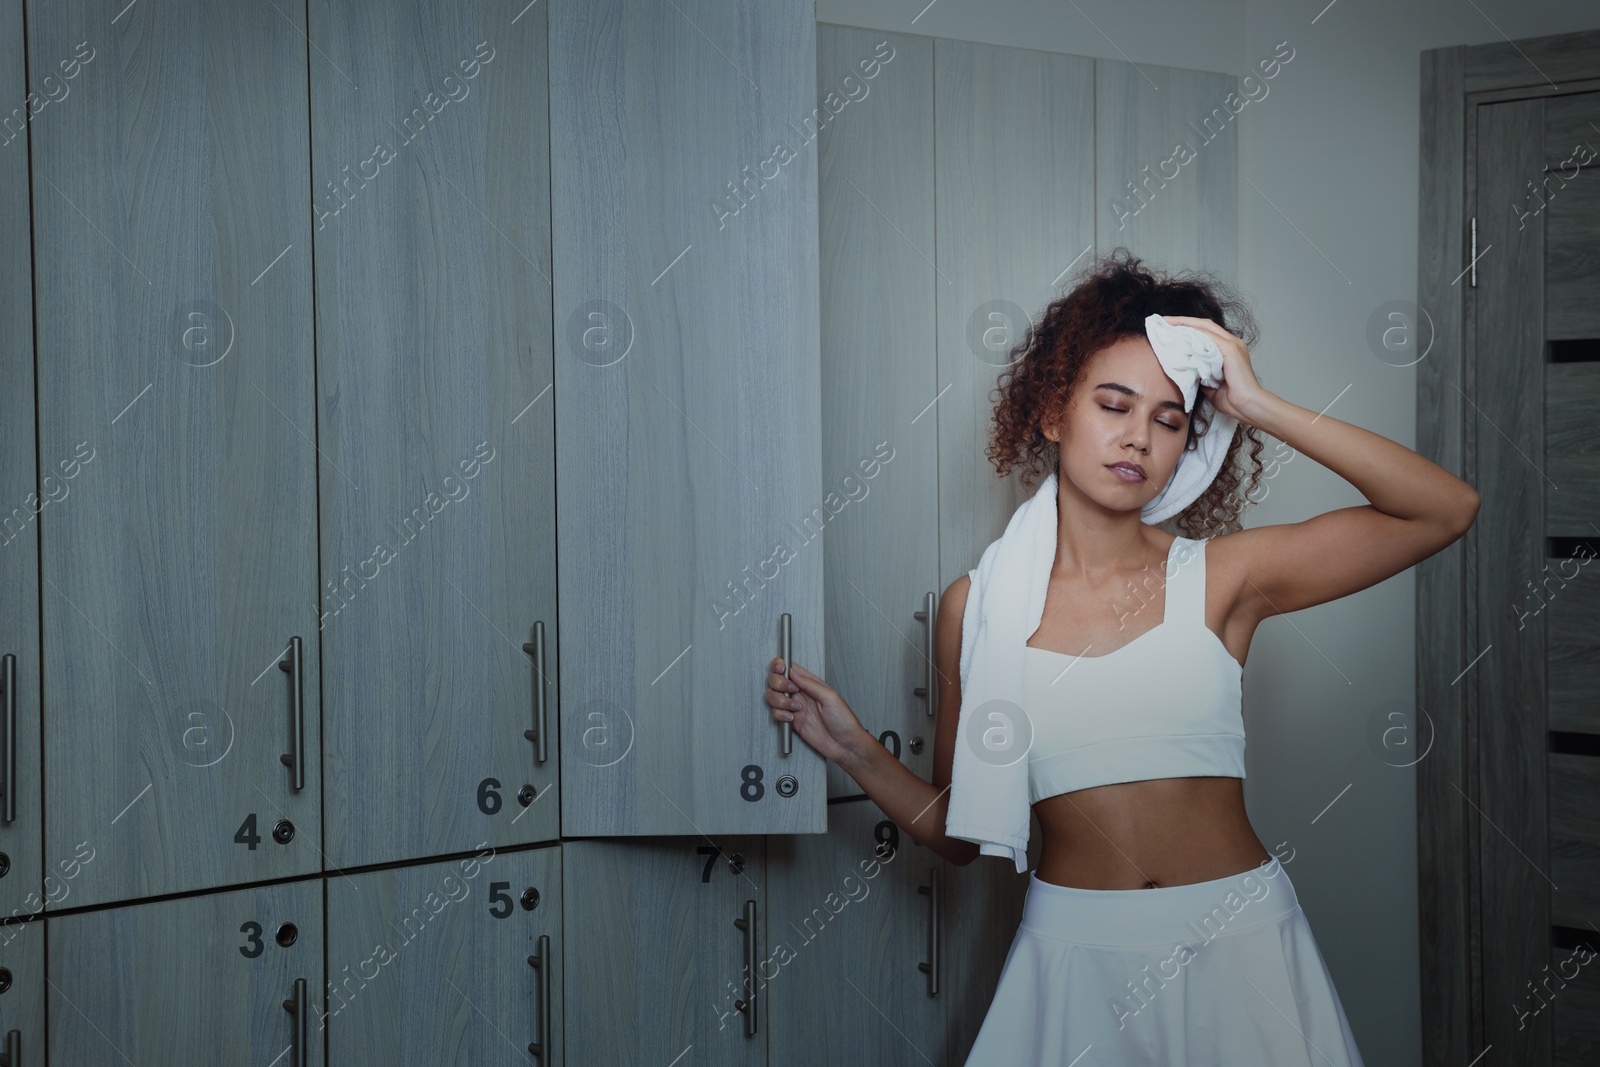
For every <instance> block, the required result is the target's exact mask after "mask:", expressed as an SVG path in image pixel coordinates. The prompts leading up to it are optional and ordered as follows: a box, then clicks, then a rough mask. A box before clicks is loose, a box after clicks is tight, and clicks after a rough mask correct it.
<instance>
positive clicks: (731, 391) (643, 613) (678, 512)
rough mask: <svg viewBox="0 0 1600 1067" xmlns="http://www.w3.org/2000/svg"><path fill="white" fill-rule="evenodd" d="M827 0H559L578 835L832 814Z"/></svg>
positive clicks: (554, 23)
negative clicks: (821, 51) (804, 712)
mask: <svg viewBox="0 0 1600 1067" xmlns="http://www.w3.org/2000/svg"><path fill="white" fill-rule="evenodd" d="M815 17H816V16H815V13H814V11H813V10H812V5H811V3H810V2H809V0H782V2H777V0H774V2H770V3H762V4H758V5H750V4H743V3H736V2H734V0H715V2H709V0H708V2H703V3H696V4H691V5H690V6H689V7H688V8H684V7H682V6H681V5H674V4H654V3H650V4H645V3H632V2H625V0H598V2H597V0H557V2H556V3H554V4H552V5H551V6H550V58H551V65H550V85H551V97H550V141H551V144H550V160H551V189H550V192H551V202H552V204H553V205H554V213H553V216H552V221H553V246H552V247H553V261H554V268H555V270H554V281H555V303H554V321H555V335H556V353H555V392H556V397H557V403H558V405H559V408H560V414H559V418H558V420H557V423H556V465H557V477H556V483H557V500H558V506H557V510H556V522H557V539H558V542H559V544H560V546H561V568H560V601H561V620H560V626H561V642H560V644H561V650H562V651H561V656H562V659H561V665H562V672H561V674H562V678H563V680H564V684H563V691H562V700H561V714H562V721H563V723H564V729H563V731H562V738H563V742H564V744H563V750H562V833H563V834H564V835H566V836H587V835H606V834H627V835H633V834H719V833H815V832H819V831H821V830H823V829H824V828H825V827H826V816H825V811H824V809H825V807H826V799H827V797H826V792H827V779H826V776H825V774H824V769H823V763H822V759H821V757H820V756H818V755H817V754H816V753H815V752H812V751H811V750H810V749H809V748H808V747H807V746H806V745H805V744H804V743H803V742H799V741H796V742H795V743H794V744H793V746H792V750H791V752H790V753H789V754H788V755H784V754H783V753H782V750H781V746H780V737H781V731H780V729H779V727H778V725H777V724H776V723H774V722H773V721H772V720H771V718H770V716H769V714H768V709H767V706H766V704H765V702H764V700H763V696H762V694H763V692H764V689H765V686H766V670H767V663H768V662H769V661H770V660H771V658H772V657H774V656H776V655H777V654H778V652H779V633H780V626H781V621H782V617H783V616H784V615H786V614H787V615H788V616H789V617H790V619H791V622H792V627H793V655H794V658H795V659H796V660H798V661H799V662H801V663H804V664H806V665H807V666H808V667H810V668H811V669H812V670H815V671H817V672H818V673H823V674H825V670H826V664H825V663H824V660H823V638H822V633H823V611H822V608H823V599H822V573H823V572H822V565H823V544H824V540H825V538H826V536H827V533H826V531H827V529H828V526H829V524H830V520H831V518H832V512H833V511H834V510H836V505H837V493H835V492H834V491H833V489H832V487H831V486H826V485H824V483H823V479H822V473H821V470H820V465H821V464H820V455H821V451H820V444H819V442H818V439H817V438H818V435H817V427H818V426H819V425H820V424H821V414H820V410H819V409H820V399H819V384H818V373H819V355H818V335H817V321H818V296H817V291H818V290H817V286H818V278H817V273H818V272H817V156H816V152H817V148H816V144H815V130H816V124H817V122H818V121H819V118H820V117H819V116H817V115H814V111H815V109H817V108H818V106H819V102H818V99H817V93H816V76H817V67H816V63H817V57H816V43H815V42H816V23H815ZM822 114H824V115H825V114H827V112H826V110H824V111H823V113H822Z"/></svg>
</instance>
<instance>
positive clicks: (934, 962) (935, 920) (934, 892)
mask: <svg viewBox="0 0 1600 1067" xmlns="http://www.w3.org/2000/svg"><path fill="white" fill-rule="evenodd" d="M942 888H943V883H942V882H941V881H940V871H939V868H937V867H931V868H929V869H928V884H927V885H919V886H917V892H919V893H926V894H927V896H928V958H927V960H926V961H925V962H923V963H919V964H917V970H919V971H921V972H922V973H923V974H925V975H927V976H928V996H930V997H936V996H938V995H939V949H940V945H939V912H940V911H941V910H942V909H941V907H940V903H941V900H940V898H941V897H942V896H943V894H942V893H941V892H940V890H941V889H942Z"/></svg>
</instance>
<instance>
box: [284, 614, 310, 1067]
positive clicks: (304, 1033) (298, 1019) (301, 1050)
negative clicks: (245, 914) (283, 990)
mask: <svg viewBox="0 0 1600 1067" xmlns="http://www.w3.org/2000/svg"><path fill="white" fill-rule="evenodd" d="M295 640H297V641H298V640H299V638H295ZM283 1010H284V1011H286V1012H288V1013H289V1014H290V1015H293V1016H294V1030H293V1031H292V1032H291V1037H290V1039H289V1051H290V1053H291V1055H290V1058H289V1067H308V1065H309V1063H310V1048H311V1046H310V1044H309V1043H308V1041H307V1038H308V1036H309V1034H310V1026H309V1022H310V1014H311V1013H310V1012H308V1011H307V1010H306V980H305V979H304V978H296V979H295V980H294V993H293V994H291V995H290V997H289V999H288V1000H286V1001H284V1002H283Z"/></svg>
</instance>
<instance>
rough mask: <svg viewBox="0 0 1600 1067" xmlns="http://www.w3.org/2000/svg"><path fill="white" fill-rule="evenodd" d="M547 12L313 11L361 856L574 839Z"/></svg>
mask: <svg viewBox="0 0 1600 1067" xmlns="http://www.w3.org/2000/svg"><path fill="white" fill-rule="evenodd" d="M545 10H546V9H545V6H544V5H538V6H535V7H532V8H529V9H526V10H523V11H521V13H520V14H519V13H518V11H516V10H510V11H508V10H506V9H502V8H499V7H495V8H488V7H480V6H477V5H456V4H447V5H440V4H431V3H425V2H420V0H419V2H414V3H402V4H349V3H329V2H326V0H319V2H317V3H313V4H312V5H311V40H312V41H313V42H314V45H315V52H314V53H313V54H314V55H317V56H318V60H317V62H316V63H314V64H313V66H312V71H311V79H312V83H311V84H312V91H311V99H312V109H311V142H312V159H313V168H312V169H313V182H312V214H313V218H314V222H313V237H314V240H315V245H316V260H317V298H318V299H317V316H318V330H317V382H318V388H319V390H320V393H321V405H320V409H319V412H320V419H321V434H320V444H321V456H322V462H321V474H320V479H319V484H320V486H321V493H322V580H323V595H322V598H321V604H320V609H319V610H320V612H321V613H322V614H321V618H322V641H323V650H324V663H325V667H324V670H325V671H326V678H327V712H326V715H325V727H324V729H325V730H326V743H327V770H328V788H329V793H328V802H327V805H326V808H325V816H326V819H327V844H326V848H327V853H328V861H329V863H330V865H333V866H337V867H346V866H350V865H353V864H365V863H376V862H388V861H393V860H400V859H411V858H415V857H421V856H435V855H442V854H445V853H449V852H459V851H463V850H467V849H471V848H473V847H474V846H475V845H476V843H477V842H478V841H481V840H484V839H487V840H489V841H490V842H491V843H493V844H496V845H505V844H514V843H519V842H532V841H548V840H553V839H555V838H556V837H558V836H559V833H560V823H559V812H558V807H557V804H558V789H557V777H558V776H557V773H556V762H557V760H556V757H557V753H558V751H559V747H558V741H557V722H556V720H557V714H556V670H555V665H556V662H557V651H558V649H557V642H556V606H555V594H556V581H555V540H554V532H555V522H554V505H555V486H554V481H553V477H554V470H555V460H554V456H553V451H552V450H553V445H554V427H555V422H554V404H555V397H554V395H553V394H552V391H551V388H550V386H551V368H550V281H549V279H550V265H549V256H550V251H549V249H550V231H549V166H548V157H547V152H548V147H547V133H546V125H545V114H546V96H547V93H548V86H547V81H546V75H545V63H546V57H545ZM513 19H515V25H513V24H512V21H513ZM524 646H531V647H532V648H533V649H535V652H534V654H530V653H529V652H528V651H527V650H526V649H525V647H524ZM541 665H542V667H543V672H542V676H541V673H540V669H539V668H540V666H541ZM541 732H542V736H541ZM530 733H531V736H530Z"/></svg>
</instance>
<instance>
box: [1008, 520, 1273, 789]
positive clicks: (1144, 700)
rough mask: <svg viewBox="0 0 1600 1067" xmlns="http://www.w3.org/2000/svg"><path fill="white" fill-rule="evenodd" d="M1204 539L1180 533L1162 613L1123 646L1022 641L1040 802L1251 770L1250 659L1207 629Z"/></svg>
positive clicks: (1031, 779) (1031, 772)
mask: <svg viewBox="0 0 1600 1067" xmlns="http://www.w3.org/2000/svg"><path fill="white" fill-rule="evenodd" d="M1205 547H1206V543H1205V541H1197V540H1194V539H1192V538H1188V537H1177V538H1175V539H1174V540H1173V542H1172V546H1171V547H1170V548H1168V550H1167V562H1166V572H1165V573H1166V599H1165V602H1164V604H1163V607H1162V616H1161V622H1160V623H1159V624H1158V625H1157V626H1156V627H1155V628H1154V629H1151V630H1147V631H1145V632H1144V633H1142V634H1140V635H1139V636H1138V637H1136V638H1134V639H1133V640H1132V641H1130V642H1128V643H1127V644H1125V645H1123V646H1121V647H1120V648H1116V649H1113V650H1112V651H1110V652H1108V653H1106V654H1105V655H1103V656H1069V655H1066V654H1064V653H1061V652H1052V651H1050V650H1049V649H1043V648H1035V647H1034V646H1032V645H1028V646H1026V647H1025V648H1024V650H1023V690H1022V691H1023V706H1024V708H1025V709H1026V710H1027V713H1028V718H1029V719H1030V720H1031V724H1032V727H1033V741H1032V744H1031V745H1030V746H1029V749H1028V797H1029V802H1030V803H1037V802H1038V801H1040V800H1043V799H1044V798H1046V797H1052V796H1055V795H1057V794H1058V793H1070V792H1072V791H1073V790H1075V789H1087V788H1089V787H1090V786H1096V785H1109V784H1111V783H1113V782H1137V781H1144V780H1147V779H1151V778H1187V777H1192V776H1199V775H1220V776H1223V777H1227V778H1243V777H1244V718H1243V715H1242V714H1241V699H1242V695H1243V694H1242V689H1241V683H1242V682H1243V676H1244V668H1243V667H1242V666H1241V665H1240V663H1239V661H1238V660H1236V659H1234V658H1233V655H1232V654H1231V653H1230V652H1229V651H1228V649H1227V646H1225V645H1224V644H1223V643H1222V639H1221V638H1220V637H1218V636H1217V635H1216V633H1214V632H1213V631H1212V630H1211V629H1210V628H1209V627H1208V626H1206V610H1205V609H1206V557H1205Z"/></svg>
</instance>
